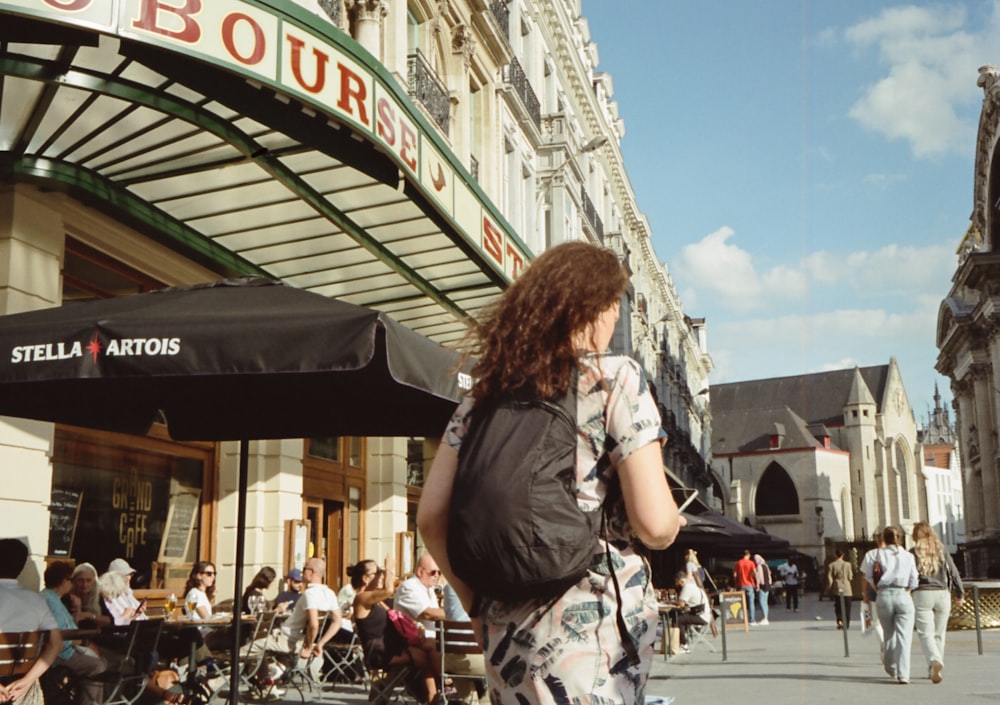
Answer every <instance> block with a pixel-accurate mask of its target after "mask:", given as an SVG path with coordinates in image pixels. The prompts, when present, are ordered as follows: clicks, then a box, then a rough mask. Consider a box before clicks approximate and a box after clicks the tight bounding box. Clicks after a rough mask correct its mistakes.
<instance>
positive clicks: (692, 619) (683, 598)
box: [674, 570, 712, 653]
mask: <svg viewBox="0 0 1000 705" xmlns="http://www.w3.org/2000/svg"><path fill="white" fill-rule="evenodd" d="M674 583H675V584H676V585H677V592H678V594H677V626H678V627H679V628H680V630H681V651H683V652H685V653H687V652H689V651H690V650H691V649H690V647H689V646H688V643H687V628H688V627H689V626H691V625H699V626H703V625H706V624H708V623H709V622H710V621H711V619H712V605H711V603H710V602H709V601H708V596H707V595H705V591H704V590H702V589H701V588H699V587H698V586H697V585H696V584H695V582H694V580H692V579H691V577H690V576H689V575H688V574H687V572H686V571H683V570H682V571H679V572H678V573H677V575H676V576H674Z"/></svg>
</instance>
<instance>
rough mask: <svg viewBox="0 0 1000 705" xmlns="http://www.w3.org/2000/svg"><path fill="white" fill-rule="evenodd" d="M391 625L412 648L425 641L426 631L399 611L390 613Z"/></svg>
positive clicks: (390, 611)
mask: <svg viewBox="0 0 1000 705" xmlns="http://www.w3.org/2000/svg"><path fill="white" fill-rule="evenodd" d="M387 614H388V617H389V623H390V624H392V626H393V628H394V629H395V630H396V631H397V632H399V635H400V636H401V637H403V640H404V641H405V642H406V643H407V644H409V645H410V646H419V645H420V642H421V641H423V638H424V631H423V629H421V628H420V625H419V624H417V623H416V622H415V621H414V620H413V619H412V618H411V617H409V616H408V615H405V614H403V613H402V612H400V611H399V610H389V611H388V613H387Z"/></svg>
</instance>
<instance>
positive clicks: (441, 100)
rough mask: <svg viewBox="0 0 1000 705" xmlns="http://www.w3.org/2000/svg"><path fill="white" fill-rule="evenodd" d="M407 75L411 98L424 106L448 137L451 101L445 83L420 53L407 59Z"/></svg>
mask: <svg viewBox="0 0 1000 705" xmlns="http://www.w3.org/2000/svg"><path fill="white" fill-rule="evenodd" d="M406 74H407V76H406V78H407V81H408V82H409V89H410V96H411V97H413V98H414V99H415V100H417V101H419V102H420V104H421V105H423V106H424V108H425V109H426V110H427V112H428V113H429V114H430V116H431V117H432V118H433V119H434V122H436V123H437V124H438V127H440V128H441V132H443V133H444V134H446V135H447V134H448V123H449V121H450V119H451V99H450V98H449V96H448V89H447V88H446V87H445V85H444V83H443V82H442V81H441V79H440V78H438V77H437V74H436V73H434V69H432V68H431V65H430V63H429V62H428V61H427V59H425V58H424V55H423V54H421V53H420V52H419V51H417V52H415V53H413V54H410V55H409V56H407V57H406Z"/></svg>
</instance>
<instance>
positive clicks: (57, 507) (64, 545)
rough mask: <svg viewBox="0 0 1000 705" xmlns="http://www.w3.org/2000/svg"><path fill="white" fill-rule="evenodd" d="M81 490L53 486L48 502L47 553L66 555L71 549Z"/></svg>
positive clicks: (78, 515) (81, 495) (78, 514)
mask: <svg viewBox="0 0 1000 705" xmlns="http://www.w3.org/2000/svg"><path fill="white" fill-rule="evenodd" d="M82 501H83V490H78V489H74V488H71V487H53V488H52V499H51V500H50V502H49V555H50V556H68V555H70V553H71V552H72V551H73V537H74V536H75V535H76V522H77V520H78V519H79V517H80V503H81V502H82Z"/></svg>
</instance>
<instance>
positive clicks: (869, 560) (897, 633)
mask: <svg viewBox="0 0 1000 705" xmlns="http://www.w3.org/2000/svg"><path fill="white" fill-rule="evenodd" d="M882 538H884V539H885V547H884V548H879V549H876V550H875V552H874V554H872V552H869V553H868V554H867V555H866V556H865V560H864V561H863V562H862V564H861V571H862V572H863V573H864V575H865V580H867V581H868V582H869V583H871V584H872V585H875V586H876V588H877V589H878V597H877V598H876V599H875V608H876V610H877V611H878V619H879V621H880V622H881V623H882V629H883V630H885V652H884V653H885V657H884V659H883V664H882V665H883V667H884V668H885V672H886V673H887V674H889V677H890V678H892V679H893V680H895V681H896V682H897V683H899V684H900V685H907V684H908V683H909V682H910V648H911V647H912V645H913V599H912V598H911V597H910V591H911V590H913V589H914V588H916V587H917V564H916V562H915V561H914V560H913V554H912V553H910V552H909V551H907V550H906V549H904V548H903V547H902V546H901V545H900V544H901V543H902V540H903V532H902V531H900V530H899V529H898V528H897V527H895V526H887V527H885V531H883V532H882ZM876 573H878V574H879V575H878V577H875V574H876Z"/></svg>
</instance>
